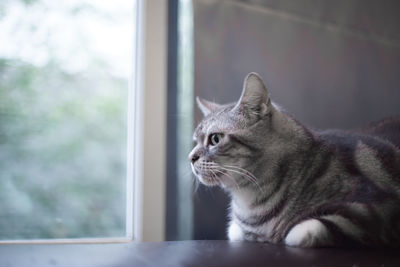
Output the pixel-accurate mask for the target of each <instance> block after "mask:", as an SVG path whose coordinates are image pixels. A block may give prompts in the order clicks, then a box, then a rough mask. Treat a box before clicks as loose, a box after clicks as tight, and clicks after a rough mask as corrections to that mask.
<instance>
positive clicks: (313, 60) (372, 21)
mask: <svg viewBox="0 0 400 267" xmlns="http://www.w3.org/2000/svg"><path fill="white" fill-rule="evenodd" d="M193 8H194V47H195V95H197V96H201V97H203V98H206V99H209V100H215V101H217V102H221V103H227V102H232V101H235V100H237V99H238V97H239V95H240V92H241V90H242V82H243V78H244V77H245V76H246V74H247V73H248V72H251V71H255V72H258V73H260V74H261V75H262V76H263V78H264V80H265V82H266V84H267V87H268V88H269V90H270V95H271V96H272V98H273V100H274V101H275V102H277V103H278V104H280V105H281V106H283V107H284V108H285V109H286V110H288V111H289V112H290V113H292V114H293V115H294V117H296V118H297V119H298V120H299V121H301V122H303V123H305V124H306V125H309V126H312V127H315V128H344V129H347V128H352V127H358V126H361V125H364V124H366V123H367V122H369V121H372V120H377V119H379V118H382V117H385V116H390V115H396V114H397V115H399V114H400V16H399V10H400V1H373V0H359V1H355V0H339V1H329V0H318V1H317V0H307V1H306V0H301V1H291V0H273V1H272V0H271V1H261V0H253V1H251V0H248V1H244V0H243V1H240V0H225V1H223V0H194V3H193ZM200 118H201V115H200V113H199V111H198V110H197V111H196V121H199V120H200ZM227 201H228V200H227V197H226V196H225V195H224V193H222V192H220V191H219V190H218V189H204V188H203V189H200V190H199V191H198V192H197V194H196V196H195V199H194V238H196V239H204V238H206V239H220V238H225V227H226V226H225V224H226V207H227Z"/></svg>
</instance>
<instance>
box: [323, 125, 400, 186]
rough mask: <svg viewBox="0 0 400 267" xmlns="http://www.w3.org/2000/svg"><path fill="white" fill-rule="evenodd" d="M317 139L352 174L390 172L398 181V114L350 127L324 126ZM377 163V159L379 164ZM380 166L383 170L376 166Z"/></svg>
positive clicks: (399, 177) (399, 156)
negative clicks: (330, 128)
mask: <svg viewBox="0 0 400 267" xmlns="http://www.w3.org/2000/svg"><path fill="white" fill-rule="evenodd" d="M316 139H317V140H318V141H319V142H320V143H321V144H322V146H323V147H325V148H326V149H327V150H330V151H332V152H333V153H334V154H335V155H336V156H337V158H338V159H339V160H340V161H341V162H342V163H343V165H344V166H345V167H346V169H347V170H348V171H349V172H350V173H352V174H355V175H359V174H362V173H364V174H365V172H366V171H367V170H368V171H367V172H369V173H370V174H374V175H371V176H382V175H383V173H382V171H383V172H384V173H390V176H391V177H392V179H394V180H396V181H400V117H392V118H387V119H384V120H381V121H378V122H374V123H371V124H369V125H368V126H367V127H365V128H361V129H356V130H352V131H341V130H325V131H321V132H318V133H317V134H316ZM376 163H379V164H378V165H377V164H376ZM377 166H381V167H382V168H383V170H380V171H379V170H378V169H379V168H378V167H377Z"/></svg>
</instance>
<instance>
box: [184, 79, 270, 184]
mask: <svg viewBox="0 0 400 267" xmlns="http://www.w3.org/2000/svg"><path fill="white" fill-rule="evenodd" d="M197 104H198V106H199V108H200V110H201V111H202V113H203V115H204V118H203V120H202V121H201V122H200V123H199V125H198V126H197V128H196V129H195V132H194V135H193V139H194V141H195V142H196V143H197V144H196V146H195V147H194V148H193V150H192V151H191V153H190V154H189V160H190V162H191V166H192V171H193V173H194V174H195V175H196V177H197V178H198V179H199V181H200V182H201V183H203V184H205V185H208V186H213V185H220V186H223V187H228V188H234V187H241V186H243V185H246V184H251V183H253V184H254V182H253V181H254V180H255V179H256V177H255V176H254V174H253V172H254V168H256V166H257V165H258V164H260V159H261V154H262V153H263V148H264V147H265V145H266V144H265V142H266V140H267V139H266V138H265V137H266V136H268V135H269V132H270V131H271V117H272V116H273V114H274V113H275V112H277V109H276V107H275V106H274V105H273V104H272V102H271V100H270V98H269V95H268V91H267V88H266V86H265V84H264V82H263V80H262V79H261V77H260V76H259V75H258V74H256V73H250V74H248V75H247V77H246V78H245V81H244V85H243V91H242V95H241V97H240V99H239V100H238V101H237V102H236V103H232V104H227V105H220V104H217V103H214V102H209V101H206V100H202V99H200V98H197Z"/></svg>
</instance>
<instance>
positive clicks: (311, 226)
mask: <svg viewBox="0 0 400 267" xmlns="http://www.w3.org/2000/svg"><path fill="white" fill-rule="evenodd" d="M328 236H329V232H328V230H327V229H326V227H325V225H323V224H322V223H321V222H320V221H318V220H316V219H309V220H306V221H303V222H301V223H299V224H296V225H295V226H294V227H293V228H292V229H291V230H290V231H289V233H288V234H287V236H286V238H285V244H286V245H288V246H293V247H313V246H318V245H324V244H327V242H328Z"/></svg>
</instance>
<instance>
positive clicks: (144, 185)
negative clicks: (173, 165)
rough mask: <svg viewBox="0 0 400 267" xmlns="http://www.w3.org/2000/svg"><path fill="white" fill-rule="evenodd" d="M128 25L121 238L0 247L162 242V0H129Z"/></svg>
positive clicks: (40, 241)
mask: <svg viewBox="0 0 400 267" xmlns="http://www.w3.org/2000/svg"><path fill="white" fill-rule="evenodd" d="M133 23H134V31H133V33H131V34H133V41H134V44H133V68H132V70H133V71H132V78H131V85H130V88H129V96H128V116H127V117H128V142H127V190H126V192H127V193H126V194H127V198H126V201H127V203H126V206H127V211H126V227H127V228H126V237H110V238H71V239H36V240H4V241H0V245H2V244H57V243H61V244H85V243H126V242H132V241H137V242H156V241H164V240H165V221H166V216H165V214H166V212H165V207H166V204H165V202H166V166H165V165H166V119H167V116H166V113H167V53H168V47H167V44H168V34H167V33H168V1H159V0H134V22H133ZM127 34H129V33H127Z"/></svg>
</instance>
